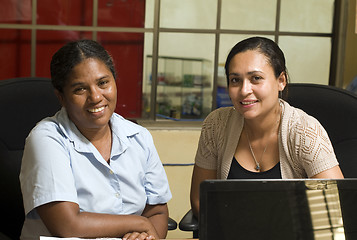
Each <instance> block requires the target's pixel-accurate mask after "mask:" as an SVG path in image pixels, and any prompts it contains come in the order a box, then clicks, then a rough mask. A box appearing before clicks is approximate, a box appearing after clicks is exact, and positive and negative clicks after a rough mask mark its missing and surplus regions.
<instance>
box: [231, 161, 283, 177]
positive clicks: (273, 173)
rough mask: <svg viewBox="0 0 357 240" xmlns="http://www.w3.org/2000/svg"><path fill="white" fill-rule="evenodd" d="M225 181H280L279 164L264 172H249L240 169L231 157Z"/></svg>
mask: <svg viewBox="0 0 357 240" xmlns="http://www.w3.org/2000/svg"><path fill="white" fill-rule="evenodd" d="M227 179H281V169H280V162H278V163H277V164H276V165H275V166H274V167H273V168H271V169H269V170H268V171H265V172H251V171H248V170H247V169H245V168H244V167H242V166H241V165H240V164H239V163H238V162H237V160H236V158H235V157H233V161H232V164H231V168H230V170H229V173H228V177H227Z"/></svg>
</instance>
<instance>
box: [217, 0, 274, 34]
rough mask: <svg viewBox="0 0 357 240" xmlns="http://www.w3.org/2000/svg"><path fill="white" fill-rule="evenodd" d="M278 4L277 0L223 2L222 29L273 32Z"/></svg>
mask: <svg viewBox="0 0 357 240" xmlns="http://www.w3.org/2000/svg"><path fill="white" fill-rule="evenodd" d="M276 4H277V0H250V1H247V0H222V14H221V28H222V29H235V30H263V31H268V30H270V31H272V30H274V29H275V19H276V17H275V14H276Z"/></svg>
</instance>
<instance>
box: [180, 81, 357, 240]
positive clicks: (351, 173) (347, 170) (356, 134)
mask: <svg viewBox="0 0 357 240" xmlns="http://www.w3.org/2000/svg"><path fill="white" fill-rule="evenodd" d="M284 99H286V101H287V102H289V104H290V105H292V106H294V107H297V108H300V109H302V110H304V111H305V112H306V113H308V114H309V115H311V116H314V117H315V118H316V119H317V120H319V121H320V123H321V124H322V125H323V127H324V128H325V129H326V131H327V133H328V135H329V137H330V139H331V142H332V145H333V147H334V150H335V154H336V156H337V159H338V161H339V163H340V167H341V170H342V172H343V174H344V176H345V178H356V177H357V95H355V94H354V93H351V92H349V91H347V90H344V89H340V88H337V87H333V86H325V85H319V84H308V83H291V84H289V85H288V88H287V91H286V96H284ZM179 228H180V229H181V230H182V231H192V232H193V238H198V220H197V218H196V217H195V216H194V215H193V213H192V211H191V210H189V211H188V212H187V213H186V214H185V216H184V217H183V218H182V219H181V221H180V223H179Z"/></svg>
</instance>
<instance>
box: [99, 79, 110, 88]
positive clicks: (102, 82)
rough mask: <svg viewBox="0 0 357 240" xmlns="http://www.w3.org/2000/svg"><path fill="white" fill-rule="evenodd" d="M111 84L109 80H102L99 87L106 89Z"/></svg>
mask: <svg viewBox="0 0 357 240" xmlns="http://www.w3.org/2000/svg"><path fill="white" fill-rule="evenodd" d="M108 83H109V80H105V79H102V80H100V81H99V82H98V86H99V87H105V86H106V85H107V84H108Z"/></svg>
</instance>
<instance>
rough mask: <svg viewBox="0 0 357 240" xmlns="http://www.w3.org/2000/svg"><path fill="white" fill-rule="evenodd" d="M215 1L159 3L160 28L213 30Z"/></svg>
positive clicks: (199, 0)
mask: <svg viewBox="0 0 357 240" xmlns="http://www.w3.org/2000/svg"><path fill="white" fill-rule="evenodd" d="M216 19H217V0H194V1H192V0H180V1H167V0H164V1H161V9H160V27H163V28H197V29H215V28H216V22H217V20H216Z"/></svg>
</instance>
